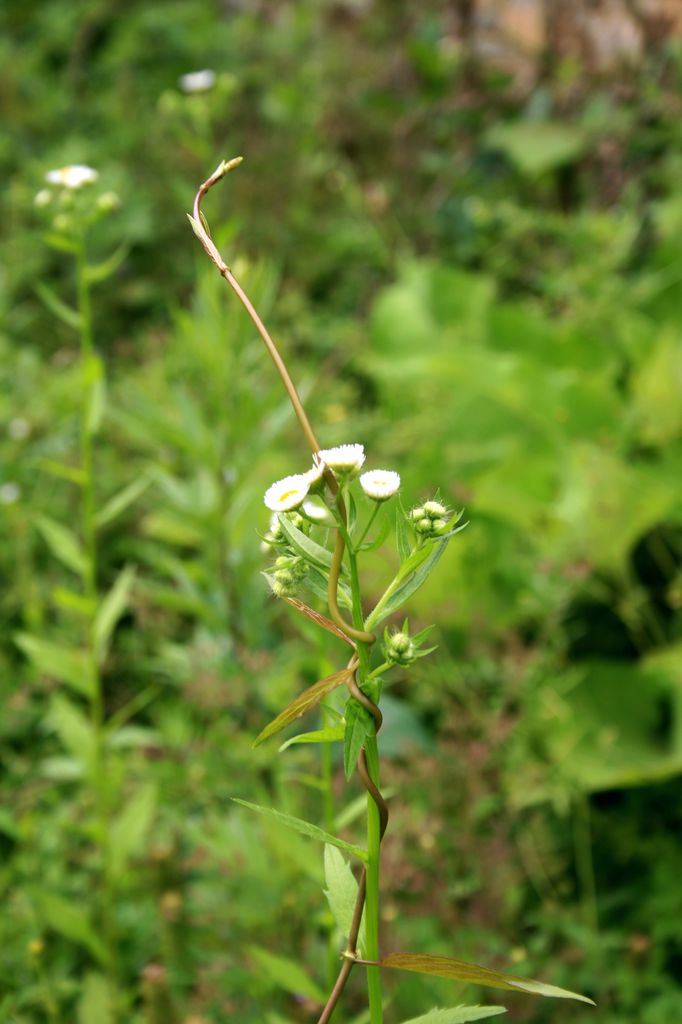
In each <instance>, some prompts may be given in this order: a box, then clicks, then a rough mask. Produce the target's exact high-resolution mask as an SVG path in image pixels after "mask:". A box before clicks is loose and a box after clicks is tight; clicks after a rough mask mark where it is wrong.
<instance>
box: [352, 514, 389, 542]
mask: <svg viewBox="0 0 682 1024" xmlns="http://www.w3.org/2000/svg"><path fill="white" fill-rule="evenodd" d="M388 531H389V523H388V516H384V517H383V518H382V520H381V523H380V525H379V530H378V533H377V535H376V537H375V538H374V540H367V541H365V542H364V543H363V544H361V545H360V547H359V548H358V551H375V550H376V549H377V548H380V547H381V545H382V544H383V543H384V541H385V540H386V538H387V536H388Z"/></svg>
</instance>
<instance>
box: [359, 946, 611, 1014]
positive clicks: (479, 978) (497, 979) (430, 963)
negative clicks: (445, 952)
mask: <svg viewBox="0 0 682 1024" xmlns="http://www.w3.org/2000/svg"><path fill="white" fill-rule="evenodd" d="M379 965H380V966H381V967H391V968H395V969H397V970H399V971H416V972H417V973H418V974H430V975H432V976H436V977H439V978H451V979H452V980H453V981H462V982H465V983H468V984H472V985H483V986H484V987H486V988H502V989H506V990H507V991H510V992H526V993H528V994H529V995H533V996H548V997H549V998H552V999H576V1000H578V1002H581V1003H589V1004H590V1005H591V1006H594V1005H595V1003H594V1002H593V1000H592V999H588V997H587V996H581V995H579V994H578V993H577V992H569V991H568V989H565V988H558V987H557V986H556V985H548V984H546V983H545V982H544V981H533V980H532V979H530V978H518V977H516V976H515V975H514V974H502V973H501V972H500V971H492V970H490V969H489V968H488V967H480V966H479V965H478V964H470V963H467V962H466V961H465V960H454V959H453V958H452V957H449V956H431V955H429V954H428V953H391V954H390V955H389V956H385V957H383V959H382V960H380V961H379Z"/></svg>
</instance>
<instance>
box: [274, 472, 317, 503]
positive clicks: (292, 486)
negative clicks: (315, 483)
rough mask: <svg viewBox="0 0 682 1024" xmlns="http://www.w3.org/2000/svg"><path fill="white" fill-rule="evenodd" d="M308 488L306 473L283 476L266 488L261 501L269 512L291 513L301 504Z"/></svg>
mask: <svg viewBox="0 0 682 1024" xmlns="http://www.w3.org/2000/svg"><path fill="white" fill-rule="evenodd" d="M309 487H310V484H309V483H308V474H307V473H296V474H295V475H294V476H285V477H284V479H283V480H277V481H276V483H274V484H272V485H271V486H270V487H268V489H267V491H266V492H265V496H264V498H263V501H264V502H265V505H266V507H267V508H269V509H270V511H271V512H291V511H292V509H295V508H298V507H299V505H302V504H303V502H304V501H305V499H306V497H307V494H308V490H309Z"/></svg>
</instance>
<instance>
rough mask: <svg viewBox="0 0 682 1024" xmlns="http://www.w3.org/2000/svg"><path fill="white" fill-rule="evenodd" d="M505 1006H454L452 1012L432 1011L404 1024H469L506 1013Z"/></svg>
mask: <svg viewBox="0 0 682 1024" xmlns="http://www.w3.org/2000/svg"><path fill="white" fill-rule="evenodd" d="M506 1012H507V1011H506V1009H505V1007H504V1006H454V1007H453V1008H452V1009H451V1010H430V1011H429V1013H425V1014H424V1015H423V1016H421V1017H412V1018H411V1019H410V1020H406V1021H405V1022H404V1024H469V1022H470V1021H474V1020H484V1019H485V1018H486V1017H497V1016H499V1014H501V1013H506Z"/></svg>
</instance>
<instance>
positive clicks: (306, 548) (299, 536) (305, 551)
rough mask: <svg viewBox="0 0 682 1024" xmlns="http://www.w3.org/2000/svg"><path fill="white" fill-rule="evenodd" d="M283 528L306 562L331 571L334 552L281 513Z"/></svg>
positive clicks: (296, 550) (279, 517) (295, 549)
mask: <svg viewBox="0 0 682 1024" xmlns="http://www.w3.org/2000/svg"><path fill="white" fill-rule="evenodd" d="M278 519H279V521H280V524H281V527H282V530H283V531H284V534H285V536H286V538H287V540H288V541H289V543H290V544H291V546H292V548H293V549H294V551H295V552H296V553H297V554H299V555H301V557H302V558H305V560H306V562H312V564H313V565H316V566H317V567H318V568H319V569H323V570H324V571H326V572H329V570H330V569H331V566H332V553H331V551H327V549H326V548H323V547H322V546H321V545H320V544H317V543H316V542H315V541H314V540H311V539H310V537H306V535H305V533H303V531H302V530H299V529H298V528H297V527H296V526H294V524H293V523H292V522H291V521H290V520H289V518H288V517H287V516H286V515H279V516H278Z"/></svg>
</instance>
